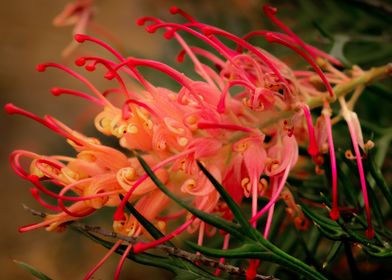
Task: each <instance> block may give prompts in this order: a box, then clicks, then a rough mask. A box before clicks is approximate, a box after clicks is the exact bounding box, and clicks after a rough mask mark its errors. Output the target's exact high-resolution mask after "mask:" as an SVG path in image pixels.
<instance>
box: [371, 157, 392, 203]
mask: <svg viewBox="0 0 392 280" xmlns="http://www.w3.org/2000/svg"><path fill="white" fill-rule="evenodd" d="M368 163H369V170H370V173H371V174H372V177H373V178H374V180H375V181H376V183H377V187H378V188H379V189H380V191H381V192H382V193H383V195H384V197H385V199H386V200H387V201H388V203H389V205H390V206H391V207H392V192H391V189H390V188H389V186H388V184H387V182H386V181H385V179H384V176H383V175H382V172H381V170H380V168H379V167H378V166H377V165H376V162H375V160H374V157H373V152H372V151H371V150H369V151H368Z"/></svg>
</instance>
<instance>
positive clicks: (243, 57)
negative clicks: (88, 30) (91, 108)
mask: <svg viewBox="0 0 392 280" xmlns="http://www.w3.org/2000/svg"><path fill="white" fill-rule="evenodd" d="M79 4H80V5H81V3H79ZM90 4H91V2H90V1H87V2H86V5H87V6H85V5H83V6H80V7H79V6H75V5H76V4H73V5H71V6H69V7H68V8H67V9H66V10H65V11H64V13H63V14H62V15H61V16H59V17H58V18H57V20H56V21H57V23H58V24H65V23H76V24H77V26H79V28H82V29H83V30H84V28H85V21H82V20H83V19H84V18H85V17H90ZM264 10H265V12H266V14H267V16H268V17H270V18H271V19H272V20H273V22H275V23H276V24H277V25H278V26H279V27H280V28H281V29H282V30H283V31H284V32H285V33H286V34H280V33H273V32H265V31H256V32H253V33H249V34H248V35H246V36H245V37H244V38H240V37H238V36H236V35H233V34H231V33H229V32H226V31H224V30H221V29H219V28H216V27H212V26H209V25H206V24H202V23H200V22H198V21H196V20H195V19H194V18H192V17H191V16H190V15H188V14H186V13H185V12H183V11H182V10H180V9H178V8H175V7H174V8H172V9H171V10H170V11H171V13H173V14H180V15H182V16H183V17H184V18H185V20H186V21H187V22H186V23H184V24H177V23H171V22H164V21H162V20H160V19H156V18H151V17H145V18H142V19H139V20H138V24H139V25H146V24H147V23H149V24H150V25H147V26H146V30H147V31H148V32H150V33H154V32H156V31H158V30H159V29H163V31H164V32H165V33H164V36H165V37H166V38H167V39H175V40H176V41H177V42H178V43H179V44H180V46H181V47H182V48H183V51H182V52H181V53H180V55H179V57H178V60H179V62H182V61H183V60H184V58H185V56H186V55H187V56H188V57H189V58H190V59H191V60H192V62H193V64H194V67H195V71H196V73H197V74H198V75H199V79H196V80H194V79H191V78H190V77H188V76H186V75H185V74H184V73H180V72H178V71H177V70H175V69H174V68H172V67H170V66H168V65H166V64H163V63H161V62H157V61H153V60H148V59H138V58H134V57H128V58H125V57H123V56H122V55H121V54H120V53H119V52H117V51H116V50H114V49H113V48H112V47H110V46H109V45H108V44H106V43H104V42H102V41H100V40H99V39H96V38H93V37H90V36H87V35H84V34H76V36H75V40H76V42H78V43H83V42H93V43H95V44H97V45H98V46H101V47H103V48H104V49H106V50H107V51H109V53H111V54H112V55H113V56H114V59H112V60H110V59H104V58H100V57H92V56H85V57H81V58H79V59H77V60H76V62H75V63H76V65H77V66H79V67H84V68H85V69H86V70H87V71H95V69H96V67H97V66H98V65H99V66H102V67H103V68H104V69H105V71H106V74H105V75H104V78H106V79H108V80H113V81H115V82H116V83H117V87H116V88H115V89H113V88H111V89H108V90H107V91H103V92H102V91H100V90H98V89H97V88H96V87H95V86H94V85H93V84H92V83H91V82H90V81H89V80H87V79H86V78H85V77H84V76H82V75H81V74H78V73H77V72H75V71H73V70H71V69H70V68H67V67H65V66H62V65H59V64H55V63H46V64H41V65H39V66H38V67H37V70H38V71H41V72H43V71H45V70H46V69H47V68H56V69H59V70H62V71H64V72H66V73H68V74H69V75H71V76H72V77H74V78H76V79H78V80H79V81H81V82H82V83H83V84H84V85H85V86H86V87H87V88H88V89H89V91H91V93H92V94H93V95H94V96H92V95H90V94H88V93H85V92H80V91H75V90H69V89H63V88H54V89H52V93H53V94H54V95H56V96H58V95H61V94H71V95H75V96H78V97H82V98H85V99H87V100H89V101H91V102H93V103H95V104H96V105H97V106H100V107H101V109H102V111H101V112H100V113H99V114H98V115H97V116H96V117H95V120H94V124H95V127H96V128H97V130H98V131H100V132H101V133H103V134H105V135H108V136H114V137H116V138H117V139H118V141H119V144H120V145H121V146H122V147H123V148H125V149H127V150H130V151H135V150H136V151H140V152H141V153H142V154H143V156H144V158H145V160H146V161H147V163H148V164H149V165H150V166H151V168H152V170H153V171H154V172H155V173H156V175H157V176H158V178H159V179H160V180H161V181H162V182H163V183H164V184H166V185H167V187H168V188H169V189H170V190H171V191H172V192H174V193H175V194H177V195H178V196H180V197H182V198H184V199H186V200H187V201H189V203H191V204H192V205H193V206H194V207H196V208H198V209H200V210H203V211H205V212H207V213H218V214H219V215H221V216H222V217H224V218H227V219H230V218H231V214H230V213H229V211H228V210H227V206H225V205H224V203H223V202H222V201H220V197H219V193H218V192H217V191H216V190H215V188H214V187H213V185H212V184H211V182H209V181H208V179H207V178H206V177H205V176H204V174H203V173H202V172H201V171H200V170H199V169H198V167H197V164H196V162H197V161H200V162H202V163H203V164H204V165H205V166H206V167H207V169H208V170H209V171H210V172H211V174H212V175H214V177H215V178H216V180H217V181H218V182H221V183H222V185H223V186H224V187H225V188H226V190H227V191H228V193H229V194H230V195H232V197H233V199H234V200H235V201H236V202H237V203H241V202H242V199H243V197H244V196H245V197H251V200H252V211H251V215H250V216H251V219H250V221H251V222H252V224H253V226H254V227H256V223H257V221H258V219H259V218H260V217H261V216H263V215H264V214H265V213H266V212H268V217H267V222H266V225H265V230H264V236H265V238H268V234H269V229H270V225H271V222H272V219H273V213H274V205H275V203H276V202H277V201H278V200H279V199H280V198H283V200H284V201H285V202H286V204H287V207H288V210H287V212H288V214H289V216H290V217H291V218H292V219H293V221H294V223H295V224H296V226H297V227H299V228H301V229H305V228H306V219H305V217H304V215H303V213H302V212H301V210H300V208H299V207H298V206H297V205H296V203H295V201H294V198H293V196H292V195H291V193H290V191H289V190H288V189H286V188H285V185H286V181H287V178H288V176H289V173H290V171H291V170H292V169H293V168H294V166H295V165H296V163H297V160H298V145H299V144H301V145H308V147H309V148H308V152H309V154H310V156H311V157H312V158H313V160H314V161H315V162H316V163H318V162H317V159H318V158H320V157H321V154H322V153H326V152H327V151H329V153H330V157H331V167H332V177H333V178H332V185H333V186H332V188H333V197H334V199H333V208H332V212H331V217H332V218H334V219H337V218H338V206H337V173H336V163H335V154H334V147H333V139H332V138H333V137H332V130H331V122H330V111H329V107H328V103H326V105H325V109H324V111H323V114H322V115H323V118H319V120H318V121H317V123H316V128H314V127H313V120H312V117H311V113H310V108H309V107H308V105H306V102H307V101H308V99H309V97H314V96H322V97H324V98H325V100H329V98H331V97H332V98H333V97H334V93H333V90H332V87H331V84H338V83H340V82H344V81H345V78H344V77H343V78H344V79H343V78H342V75H341V74H339V73H340V72H339V71H338V70H336V69H335V68H334V67H333V66H332V65H331V64H328V67H329V68H328V69H329V70H328V73H324V72H323V71H322V70H321V68H320V67H319V66H318V64H317V61H316V59H317V58H318V57H323V58H324V59H327V60H330V61H331V62H332V63H334V64H339V62H338V61H336V60H335V59H333V58H331V57H329V56H328V55H326V54H324V53H323V52H321V51H319V50H317V49H316V48H314V47H312V46H310V45H307V44H305V43H304V42H303V41H302V40H301V39H299V38H298V37H297V36H296V35H295V34H294V33H293V32H292V31H291V30H290V29H288V27H286V26H284V25H283V23H281V22H280V21H279V20H278V19H277V18H276V17H275V13H276V9H274V8H272V7H268V6H266V7H265V9H264ZM183 32H185V33H189V34H190V35H191V36H194V37H196V38H198V39H200V40H201V41H203V42H204V43H206V44H207V45H208V46H209V47H210V48H212V49H213V50H214V51H213V52H210V51H207V50H204V49H201V48H195V47H192V46H189V45H188V44H187V43H186V41H185V40H184V39H183V37H182V35H180V33H183ZM82 33H84V32H82ZM254 35H262V36H264V37H265V38H266V39H267V40H268V41H270V42H276V43H279V44H282V45H284V46H286V47H289V48H290V49H292V50H294V51H295V52H297V53H298V54H299V55H301V56H302V57H303V58H305V60H306V61H308V62H309V64H310V65H311V66H312V68H313V69H314V72H313V71H302V70H301V71H293V70H292V69H291V68H290V67H289V66H288V65H286V64H285V63H284V62H282V61H281V60H279V59H278V58H276V57H274V56H273V55H271V54H269V53H268V52H267V51H265V50H262V49H260V48H258V47H256V46H253V45H252V44H250V43H249V42H247V41H246V40H247V39H248V38H249V37H251V36H254ZM221 38H224V39H226V40H230V41H233V42H234V43H235V44H237V46H238V48H235V49H233V48H230V47H228V46H226V45H225V44H224V43H223V42H222V41H221V40H220V39H221ZM200 56H201V57H203V58H204V60H207V61H209V62H206V64H205V63H203V62H201V60H199V57H200ZM140 67H148V68H152V69H154V70H156V71H158V72H159V73H162V74H164V75H167V76H168V77H170V78H171V79H173V80H174V81H175V82H177V83H178V84H179V86H180V89H179V90H178V91H173V90H170V89H166V88H162V87H159V86H157V85H154V84H152V83H151V82H149V81H148V80H146V78H145V77H144V76H143V75H142V74H141V73H140V71H139V68H140ZM125 77H127V78H131V79H133V80H134V81H135V82H137V83H138V84H139V85H140V86H139V87H131V86H129V85H128V84H127V83H126V82H125ZM314 77H317V78H318V79H320V80H321V81H322V83H323V84H324V85H325V88H326V89H327V92H323V91H320V89H319V88H320V87H319V86H318V85H315V84H314V82H313V80H314V79H313V80H312V78H314ZM233 87H236V88H237V89H239V90H237V91H236V93H231V92H230V90H231V89H232V88H233ZM111 91H115V92H118V93H120V94H122V96H123V101H122V102H121V103H120V104H114V102H112V101H110V100H109V99H108V98H107V96H106V93H108V92H111ZM5 109H6V110H7V112H8V113H10V114H21V115H25V116H27V117H29V118H32V119H34V120H36V121H38V122H39V123H41V124H43V125H45V126H47V127H48V128H50V129H52V130H53V131H54V132H56V133H58V134H60V135H62V136H63V137H64V138H66V140H67V142H68V143H69V144H70V145H71V146H72V147H73V148H74V149H75V151H76V156H75V157H67V156H41V155H38V154H35V153H32V152H27V151H21V150H18V151H15V152H14V153H13V154H12V155H11V165H12V166H13V168H14V170H15V172H16V173H17V174H18V175H19V176H20V177H22V178H23V179H26V180H29V181H30V182H31V183H32V186H33V189H32V191H31V192H32V194H33V197H34V198H35V199H36V200H37V201H38V202H39V203H40V204H41V205H43V206H44V207H46V208H47V209H48V210H49V211H53V212H54V213H53V214H50V215H48V216H47V218H46V219H45V221H43V222H41V223H38V224H35V225H31V226H26V227H22V228H21V230H22V231H27V230H31V229H35V228H39V227H46V228H47V229H48V230H53V229H56V228H58V227H60V226H61V225H62V224H64V223H65V222H68V221H72V220H76V219H80V218H83V217H85V216H88V215H90V214H91V213H93V212H96V211H99V209H100V208H102V207H116V212H115V215H114V217H113V229H114V230H115V231H116V232H119V233H122V234H124V235H127V236H139V235H141V234H145V231H144V229H143V228H142V226H141V225H140V224H139V223H138V222H137V220H136V219H135V218H134V217H129V216H128V214H126V213H125V210H124V209H125V204H126V203H127V202H130V203H134V204H135V207H136V209H137V210H138V211H139V212H140V213H141V214H142V215H143V216H144V217H146V218H147V219H149V220H150V221H151V222H152V223H154V224H155V225H156V226H157V227H158V228H159V229H161V230H162V231H163V232H167V231H168V229H169V228H171V225H169V224H171V220H172V219H177V220H178V219H180V220H181V221H183V223H182V224H181V225H180V226H179V227H178V228H177V229H175V230H173V231H171V232H170V233H167V235H166V236H165V237H164V238H162V239H160V240H156V241H152V242H150V243H140V244H137V245H136V246H135V247H134V248H133V250H134V252H142V251H144V250H147V249H149V248H152V247H154V246H156V245H157V244H161V243H163V242H166V241H168V240H170V239H171V238H173V237H175V236H176V235H178V234H180V233H182V232H183V231H185V230H188V231H189V232H195V231H199V244H202V242H203V238H204V234H205V233H206V232H208V231H207V230H206V228H208V225H205V224H204V222H202V221H200V220H198V219H196V218H195V217H194V216H192V215H190V214H187V213H186V212H181V211H180V212H178V209H175V208H173V207H170V202H169V199H168V198H167V197H166V196H165V195H164V194H163V193H161V192H160V191H159V190H158V189H157V188H156V186H155V185H154V184H153V182H152V181H151V180H150V179H149V178H148V176H147V175H146V174H145V173H144V171H143V169H142V168H141V166H140V164H139V163H138V161H137V160H136V159H135V158H134V157H132V156H129V154H127V153H123V152H120V151H118V150H116V149H114V148H111V147H108V146H105V145H102V144H100V142H99V140H97V139H94V138H89V137H87V136H84V135H82V134H80V133H78V132H75V131H73V130H72V129H71V128H69V127H67V126H65V125H64V124H63V123H61V122H59V121H58V120H56V119H54V118H53V117H51V116H46V117H44V118H40V117H38V116H35V115H33V114H32V113H29V112H26V111H24V110H22V109H20V108H17V107H15V106H14V105H12V104H8V105H6V108H5ZM288 111H291V112H293V114H292V116H291V117H288V118H286V119H285V120H279V121H276V122H273V123H271V124H269V125H266V126H265V125H264V124H265V123H266V121H268V120H271V119H274V118H276V117H277V116H280V115H281V114H282V113H284V112H288ZM343 116H344V117H345V119H346V121H347V123H348V125H349V128H350V133H351V135H352V139H353V144H354V149H355V152H356V159H357V162H358V166H359V165H360V163H361V158H360V154H359V152H358V151H359V150H358V149H359V148H358V146H361V145H363V139H362V134H361V133H360V129H359V125H358V122H357V119H356V118H355V115H354V113H352V112H348V111H347V110H344V111H343ZM22 157H27V158H29V159H30V168H29V170H27V169H26V168H24V167H23V164H22V163H21V158H22ZM359 172H360V175H361V183H363V182H362V181H363V180H362V179H363V178H362V177H363V170H362V171H361V169H360V170H359ZM262 176H263V177H264V178H262ZM266 178H267V179H266ZM47 183H50V184H54V185H55V186H56V187H57V188H58V192H52V191H49V190H48V189H47V186H46V184H47ZM362 188H363V193H364V198H365V199H367V196H366V195H367V194H366V185H364V184H362ZM70 192H72V193H73V194H74V196H69V195H67V194H68V193H70ZM42 194H44V195H49V196H51V197H53V198H55V199H57V204H55V205H53V204H49V203H47V202H46V201H45V199H44V197H42ZM120 194H121V195H123V196H124V198H123V199H122V200H120V198H119V195H120ZM260 196H264V197H267V198H268V199H269V202H268V203H267V204H266V205H265V206H264V207H263V208H261V209H259V207H258V204H257V201H258V198H259V197H260ZM64 201H68V202H71V206H68V207H66V206H65V205H64ZM369 211H370V210H368V208H367V213H368V214H369V213H370V212H369ZM369 215H370V214H369ZM163 216H166V218H164V217H163ZM170 217H172V218H170ZM368 222H369V230H371V221H370V216H369V220H368ZM210 233H212V234H213V233H214V231H210ZM370 235H371V234H370V233H369V236H370ZM226 236H227V237H225V245H224V247H225V248H227V247H228V246H229V245H228V240H229V236H228V235H226ZM115 246H119V244H116V245H115ZM113 248H115V247H113ZM113 248H112V251H113ZM130 249H131V248H130V247H128V249H127V251H126V252H128V251H129V250H130ZM112 251H111V252H112ZM106 257H107V256H105V258H106ZM123 260H124V257H123V258H122V261H121V262H120V265H119V267H121V265H122V262H123ZM100 263H102V262H100ZM257 266H258V262H256V261H251V265H250V270H249V271H248V273H247V276H248V278H252V275H253V276H254V274H255V271H256V268H257ZM95 269H97V267H95V268H94V269H93V270H92V272H93V271H95ZM91 275H92V273H89V274H88V275H87V277H86V278H89V277H90V276H91ZM118 275H119V269H118V271H117V272H116V277H118Z"/></svg>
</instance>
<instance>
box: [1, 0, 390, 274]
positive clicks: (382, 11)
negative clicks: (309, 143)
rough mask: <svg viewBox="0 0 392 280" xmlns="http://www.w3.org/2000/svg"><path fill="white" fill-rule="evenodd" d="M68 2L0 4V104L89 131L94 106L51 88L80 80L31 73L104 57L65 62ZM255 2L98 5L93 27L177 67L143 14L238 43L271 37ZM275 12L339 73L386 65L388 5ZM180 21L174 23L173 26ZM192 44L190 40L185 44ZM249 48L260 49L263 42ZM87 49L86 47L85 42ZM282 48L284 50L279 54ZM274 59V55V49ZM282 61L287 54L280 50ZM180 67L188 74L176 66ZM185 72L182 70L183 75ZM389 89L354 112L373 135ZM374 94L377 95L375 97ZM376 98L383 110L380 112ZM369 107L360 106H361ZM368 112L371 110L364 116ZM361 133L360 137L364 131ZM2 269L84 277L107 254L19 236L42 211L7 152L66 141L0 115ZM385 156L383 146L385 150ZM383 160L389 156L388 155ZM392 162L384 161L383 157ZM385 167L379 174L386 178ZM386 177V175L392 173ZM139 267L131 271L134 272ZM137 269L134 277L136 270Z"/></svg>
mask: <svg viewBox="0 0 392 280" xmlns="http://www.w3.org/2000/svg"><path fill="white" fill-rule="evenodd" d="M68 2H69V1H67V0H56V1H50V0H34V1H24V0H13V1H5V0H2V1H1V3H0V38H1V39H0V40H1V41H0V55H1V59H0V105H1V108H2V107H3V106H4V104H6V103H8V102H12V103H14V104H16V105H18V106H20V107H22V108H24V109H27V110H29V111H31V112H33V113H35V114H37V115H39V116H43V115H45V114H49V115H52V116H54V117H56V118H58V119H60V120H62V121H63V122H64V123H66V124H67V125H69V126H71V127H73V128H77V129H81V128H82V129H83V130H84V131H88V132H89V133H90V132H91V133H92V134H93V133H94V130H93V128H92V123H91V120H92V116H93V115H94V113H96V112H97V111H96V108H94V107H92V106H91V105H90V104H88V103H87V102H85V101H83V100H81V99H77V98H74V97H68V96H61V97H54V96H52V95H51V94H50V93H49V90H50V88H52V87H55V86H61V87H66V88H76V89H78V88H80V89H83V88H82V87H81V85H80V83H78V82H77V81H75V80H74V79H73V78H72V77H70V76H68V75H66V74H64V73H63V72H60V71H56V70H50V71H47V72H45V73H38V72H36V71H35V65H37V64H38V63H41V62H45V61H55V62H62V63H65V64H68V65H72V64H73V63H72V61H73V59H74V58H75V57H77V54H82V53H86V52H94V53H97V54H99V55H103V56H107V54H106V53H105V52H104V51H102V50H101V49H99V48H97V47H95V46H92V45H91V44H90V45H88V46H82V47H80V48H78V49H77V50H76V51H75V52H74V53H73V54H71V55H70V56H69V57H68V58H66V59H64V58H62V57H61V52H62V50H63V49H64V48H65V47H66V46H67V45H68V44H69V43H70V42H71V40H72V35H71V33H72V27H54V26H53V25H52V20H53V18H54V17H55V16H56V15H57V14H59V13H60V12H61V11H62V9H63V8H64V6H65V4H66V3H68ZM266 2H267V1H256V0H215V1H207V0H199V1H191V0H188V1H186V0H184V1H167V0H166V1H164V0H160V1H154V0H114V1H108V0H100V1H98V0H97V1H96V3H95V6H96V8H95V11H94V12H95V16H94V21H95V22H96V23H97V24H98V25H100V26H102V27H104V28H105V29H106V30H108V31H110V34H111V35H110V36H109V37H111V38H109V41H112V44H113V45H114V46H116V47H118V48H120V49H121V51H122V52H124V54H125V55H133V56H138V57H142V58H152V59H157V60H161V61H164V62H167V63H168V64H169V65H175V63H176V62H175V56H176V54H177V50H178V46H176V45H175V42H170V41H167V40H165V39H163V38H162V36H161V35H159V34H153V35H151V34H148V33H147V32H145V31H144V29H143V28H141V27H138V26H137V25H136V24H135V20H136V19H137V18H139V17H141V16H144V15H152V16H158V17H161V18H163V19H165V18H169V17H173V16H172V15H170V14H169V13H168V9H169V7H170V6H172V5H177V6H179V7H181V8H183V9H184V10H186V11H188V12H189V13H191V14H192V15H194V16H195V17H197V18H198V19H200V20H202V21H204V22H206V23H209V24H214V25H217V26H219V27H221V28H224V29H227V30H229V31H231V32H233V33H235V34H238V35H241V34H245V33H247V32H249V31H250V30H253V29H257V28H259V29H273V30H278V29H277V28H276V27H275V26H273V25H272V24H271V23H270V22H268V20H267V19H266V18H265V17H264V16H263V15H262V9H261V7H262V5H263V4H264V3H266ZM269 3H270V4H272V5H275V6H277V7H278V8H279V17H280V18H281V19H282V20H283V21H284V22H285V23H286V24H287V25H288V26H290V27H292V28H293V29H294V30H295V31H296V32H297V33H298V34H299V35H300V36H301V37H302V38H304V39H305V40H306V41H307V42H309V43H312V44H315V45H317V46H318V47H320V48H322V49H323V50H325V51H327V52H331V53H332V54H333V55H335V56H337V57H338V58H339V59H341V60H342V61H343V62H344V63H345V64H346V65H351V64H359V65H361V66H362V67H364V68H366V67H368V66H371V65H372V66H376V65H381V64H385V63H387V62H388V61H391V56H392V49H391V48H392V47H391V46H392V44H391V35H392V33H391V26H392V25H391V24H390V23H391V21H390V19H391V18H392V8H391V7H392V6H391V4H390V3H388V2H387V1H372V0H368V1H349V0H345V1H323V3H321V1H310V0H297V1H269ZM179 21H181V20H179ZM95 31H96V30H92V29H88V32H87V33H88V34H91V35H96V36H99V37H101V38H103V39H105V40H108V38H107V36H106V38H105V36H103V35H102V33H98V34H97V32H95ZM189 40H190V41H191V42H193V41H194V39H193V38H190V39H189ZM254 43H255V44H259V45H261V46H265V47H267V48H269V49H271V50H272V51H273V52H274V51H275V52H276V51H278V50H276V49H274V48H271V47H270V46H267V45H266V44H265V43H264V42H262V40H261V39H260V41H257V40H255V41H254ZM86 45H87V44H86ZM280 49H281V48H280ZM279 51H281V50H279ZM279 55H280V56H282V55H283V56H285V55H286V53H285V51H283V54H282V53H279ZM287 59H290V55H289V52H287ZM180 67H186V66H180ZM184 71H185V70H184ZM102 74H103V73H102V72H101V73H99V75H97V74H88V75H89V76H88V77H89V78H90V77H91V80H92V81H93V83H94V84H95V85H96V86H97V87H98V88H99V87H103V86H105V85H106V84H105V83H106V81H104V79H102ZM388 86H389V85H388V84H385V83H384V84H382V85H379V86H377V87H373V88H372V91H369V94H367V95H366V96H364V97H363V100H362V101H361V102H362V103H360V104H359V105H358V106H359V107H358V108H357V109H358V111H359V115H360V118H362V119H365V120H368V121H377V125H379V126H380V127H389V126H391V118H390V110H391V93H390V91H389V92H388V90H387V89H388ZM374 96H376V97H374ZM378 98H382V102H383V103H382V104H383V106H377V104H379V103H377V102H379V100H380V99H378ZM361 104H366V106H364V105H361ZM369 108H377V109H376V110H370V109H369ZM365 132H366V131H365ZM0 133H1V138H2V141H1V145H0V160H1V162H0V170H1V173H0V174H1V181H0V182H1V183H0V184H1V186H0V200H1V202H0V224H1V231H0V232H1V237H0V252H1V253H0V269H1V279H31V278H32V276H30V275H29V273H27V272H25V271H24V270H22V269H21V268H20V267H18V266H17V265H16V264H15V263H14V262H13V260H14V259H16V260H20V261H24V262H26V263H29V264H31V265H33V266H35V267H37V268H39V270H41V271H42V272H44V273H45V274H47V275H48V276H50V277H51V278H53V279H81V278H82V277H83V276H84V275H85V273H86V272H88V271H89V269H90V268H92V267H93V266H94V265H95V264H96V262H97V261H98V260H99V259H100V258H101V257H102V256H103V255H104V254H105V252H106V250H105V249H103V248H101V247H100V246H99V245H97V244H94V243H92V242H91V241H89V240H86V239H85V238H83V237H82V236H79V235H78V234H76V233H74V232H71V231H66V232H64V233H62V234H57V233H47V232H45V230H42V229H41V230H36V231H32V232H28V233H24V234H20V233H18V231H17V228H18V227H20V226H22V225H26V224H30V223H33V222H35V221H38V220H37V218H36V217H32V216H31V215H30V214H29V213H27V212H26V211H24V210H23V208H22V204H26V205H28V206H30V207H32V208H36V209H40V208H39V207H38V205H37V203H36V202H35V201H34V199H32V198H31V196H30V192H29V189H28V188H29V186H28V184H27V183H26V182H24V181H23V180H21V179H20V178H18V177H17V176H16V175H15V174H14V173H13V172H12V170H11V168H10V167H9V164H8V155H9V154H10V152H11V151H12V150H14V149H26V150H31V151H33V152H36V153H39V154H48V155H50V154H73V153H72V150H71V149H69V147H68V145H67V144H66V143H65V141H64V140H63V139H62V138H61V137H59V136H57V135H56V134H54V133H52V132H51V131H49V130H48V129H46V128H45V127H42V126H40V125H39V124H37V123H35V122H33V121H31V120H29V119H26V118H23V117H20V116H8V115H6V114H5V113H4V111H3V110H1V111H0ZM387 150H388V146H387ZM385 155H386V156H387V157H388V158H390V152H387V153H386V154H385ZM388 155H389V156H388ZM390 168H391V163H390V160H389V161H386V163H385V166H384V169H385V170H391V169H390ZM389 178H390V175H389ZM118 260H119V257H117V256H113V257H111V258H110V259H109V261H108V262H107V263H106V264H105V265H104V266H103V267H102V268H101V269H100V270H99V271H98V272H97V273H96V274H95V277H94V279H110V278H112V277H113V273H114V270H115V266H116V264H117V262H118ZM135 269H136V270H135ZM135 271H137V273H136V272H135ZM121 275H122V279H140V277H141V276H143V275H148V277H149V279H166V278H167V279H170V277H171V275H170V274H168V273H165V272H162V271H160V270H157V269H154V268H148V267H144V266H141V265H137V264H132V265H131V264H130V262H128V263H126V265H125V266H124V269H123V272H122V274H121Z"/></svg>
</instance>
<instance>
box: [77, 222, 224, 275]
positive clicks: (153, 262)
mask: <svg viewBox="0 0 392 280" xmlns="http://www.w3.org/2000/svg"><path fill="white" fill-rule="evenodd" d="M73 229H75V230H77V231H78V232H80V233H82V234H83V235H84V236H86V237H87V238H89V239H91V240H93V241H94V242H96V243H98V244H100V245H102V246H104V247H105V248H107V249H110V248H112V247H113V245H114V243H113V242H110V241H107V240H104V239H102V238H100V237H98V236H96V235H95V234H91V233H89V232H86V231H82V230H80V229H77V228H73ZM126 247H127V246H126V245H121V246H119V248H117V249H116V251H115V252H116V253H117V254H120V255H122V254H124V252H125V250H126ZM127 258H128V259H131V260H133V261H135V262H137V263H140V264H144V265H149V266H154V267H160V268H163V269H166V270H168V271H171V272H173V273H175V274H176V275H177V276H179V277H180V278H176V279H220V278H218V277H215V276H214V275H212V274H211V273H209V272H207V271H205V270H203V269H202V268H200V267H198V266H196V265H195V264H193V263H190V262H189V261H187V260H183V259H180V261H178V257H176V256H172V257H171V258H168V257H162V256H157V255H153V254H149V253H139V254H134V253H133V252H132V251H131V252H129V254H128V255H127ZM181 275H182V276H183V277H186V278H181V277H182V276H181Z"/></svg>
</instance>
